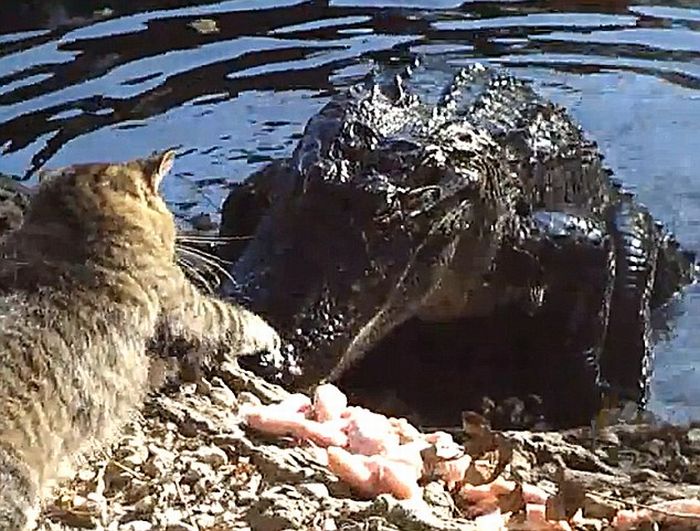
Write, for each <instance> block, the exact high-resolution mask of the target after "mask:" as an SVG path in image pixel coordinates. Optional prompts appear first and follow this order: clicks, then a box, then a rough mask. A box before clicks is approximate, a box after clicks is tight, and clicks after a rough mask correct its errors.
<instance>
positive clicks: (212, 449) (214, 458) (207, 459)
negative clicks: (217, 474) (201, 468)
mask: <svg viewBox="0 0 700 531" xmlns="http://www.w3.org/2000/svg"><path fill="white" fill-rule="evenodd" d="M194 455H195V457H196V458H197V459H198V460H199V461H202V462H203V463H206V464H208V465H211V466H212V467H214V468H218V467H220V466H221V465H225V464H226V463H228V456H227V455H226V452H224V451H223V450H222V449H221V448H219V447H218V446H202V447H200V448H198V449H197V450H196V451H195V454H194Z"/></svg>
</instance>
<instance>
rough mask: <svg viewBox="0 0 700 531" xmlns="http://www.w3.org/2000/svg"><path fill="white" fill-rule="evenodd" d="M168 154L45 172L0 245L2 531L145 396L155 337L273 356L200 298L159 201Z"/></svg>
mask: <svg viewBox="0 0 700 531" xmlns="http://www.w3.org/2000/svg"><path fill="white" fill-rule="evenodd" d="M174 158H175V153H174V152H173V151H166V152H164V153H159V154H154V155H152V156H151V157H148V158H145V159H139V160H134V161H130V162H125V163H119V164H110V163H95V164H82V165H74V166H69V167H67V168H64V169H61V170H56V171H52V172H50V173H48V174H46V176H45V177H44V178H43V179H42V181H41V183H40V185H39V187H38V188H37V190H36V191H35V192H34V193H33V194H32V197H31V199H30V202H29V206H28V209H27V211H26V214H25V216H24V219H23V222H22V224H21V225H20V226H19V228H17V229H16V230H13V231H12V232H10V233H9V234H7V235H6V236H5V237H4V239H3V241H2V242H1V243H0V286H2V291H0V529H3V530H7V531H14V530H18V531H22V530H25V529H27V528H29V527H30V526H31V525H32V524H33V521H34V519H35V518H36V516H37V515H38V511H39V508H40V500H41V499H42V498H43V497H44V496H45V495H46V493H47V490H48V489H50V488H51V486H52V485H53V483H54V482H55V481H56V480H57V479H58V477H59V470H60V469H61V467H62V466H63V465H64V464H65V463H69V462H70V461H71V460H72V459H74V458H75V457H76V456H77V455H79V454H80V453H81V452H82V451H84V450H85V449H86V448H87V447H88V445H92V444H94V443H103V444H104V443H105V442H107V441H109V439H110V437H111V436H113V435H114V434H116V433H117V432H118V430H119V428H120V427H121V426H122V425H123V424H124V423H125V422H126V421H127V420H128V418H129V415H130V414H131V413H132V412H133V411H134V409H135V408H137V407H138V406H139V405H140V404H141V403H142V401H143V399H144V397H145V395H146V393H147V392H148V391H149V390H150V384H149V381H148V379H149V377H148V373H149V363H150V357H149V356H148V355H147V353H146V349H147V345H149V343H150V342H151V341H152V340H153V338H154V337H156V336H157V335H165V336H167V337H170V338H173V339H174V340H178V341H186V342H193V343H199V344H202V343H204V344H208V345H211V346H212V348H215V347H216V348H218V347H220V346H222V345H226V348H228V349H230V350H231V351H232V352H235V353H240V354H248V353H254V352H258V351H264V350H267V351H278V350H279V348H280V338H279V336H278V335H277V333H276V332H275V330H274V329H273V328H272V327H271V326H269V325H268V324H267V323H266V322H265V321H264V320H263V319H262V318H261V317H260V316H257V315H255V314H254V313H252V312H250V311H248V310H246V309H244V308H243V307H241V306H237V305H234V304H230V303H227V302H224V301H221V300H217V299H215V298H213V297H211V296H208V295H204V294H202V293H200V292H199V291H198V289H197V288H196V287H195V286H194V285H193V284H192V283H191V282H190V281H189V280H188V279H187V278H186V276H185V274H184V273H183V271H182V269H181V268H180V267H179V266H178V264H177V260H176V249H175V247H176V244H175V242H176V227H175V222H174V218H173V215H172V213H171V212H170V211H169V210H168V208H167V206H166V204H165V202H164V201H163V199H162V197H161V196H160V194H159V187H160V184H161V181H162V179H163V178H164V177H165V175H166V174H167V173H168V172H169V170H170V168H171V167H172V165H173V162H174Z"/></svg>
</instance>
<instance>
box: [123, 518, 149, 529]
mask: <svg viewBox="0 0 700 531" xmlns="http://www.w3.org/2000/svg"><path fill="white" fill-rule="evenodd" d="M150 529H153V524H152V523H151V522H147V521H146V520H132V521H131V522H127V523H126V524H122V525H120V526H119V531H149V530H150Z"/></svg>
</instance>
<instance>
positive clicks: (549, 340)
mask: <svg viewBox="0 0 700 531" xmlns="http://www.w3.org/2000/svg"><path fill="white" fill-rule="evenodd" d="M419 68H420V67H419ZM411 71H412V67H409V68H407V69H406V71H405V72H402V74H401V76H398V77H396V78H393V77H392V74H386V73H383V74H380V77H381V76H383V77H384V78H385V79H387V78H388V79H390V81H389V82H386V81H381V80H380V81H376V80H375V81H376V82H372V83H366V84H365V85H363V86H361V87H358V88H355V89H353V90H350V91H349V92H347V93H344V94H341V95H339V96H337V97H335V98H334V99H333V100H332V101H331V102H330V103H328V104H327V105H326V106H325V107H324V108H323V109H322V110H321V111H320V112H319V114H318V115H316V116H315V117H313V118H312V119H311V120H310V121H309V123H308V125H307V126H306V129H305V131H304V134H303V136H302V138H301V140H300V141H299V144H298V146H297V148H296V150H295V151H294V153H293V154H292V156H291V157H290V158H288V159H286V160H280V161H276V162H273V163H271V164H269V165H268V166H266V167H265V168H263V169H262V170H261V171H258V172H256V173H254V174H253V175H251V176H250V177H249V178H248V179H247V180H245V181H244V182H243V183H241V184H239V185H237V186H236V187H235V188H234V189H233V191H232V192H231V194H230V195H229V197H228V199H227V201H226V203H225V205H224V209H223V216H224V217H223V226H222V234H224V235H226V236H231V235H243V236H251V235H252V238H250V239H246V240H243V241H240V242H236V243H233V244H231V245H229V246H228V247H226V248H225V249H224V251H223V254H224V255H225V257H226V258H227V259H229V260H232V261H233V262H234V265H233V266H232V267H231V272H232V274H233V276H234V277H235V279H236V284H235V285H233V284H229V285H228V286H227V288H226V289H227V291H228V292H229V293H230V294H233V295H235V296H237V297H242V298H244V299H246V300H247V302H248V303H249V304H251V305H252V307H253V309H254V310H255V311H257V312H260V313H262V314H263V315H265V316H266V317H267V318H268V319H269V320H270V321H271V322H272V323H273V325H274V326H275V327H276V328H277V329H278V330H279V331H280V333H281V335H282V336H283V337H284V339H285V341H286V343H287V345H286V350H285V351H284V355H283V356H282V357H277V358H271V357H263V358H258V359H256V360H253V361H251V362H250V363H249V366H251V367H254V368H255V370H257V371H259V372H261V373H263V374H265V375H266V376H267V377H269V378H272V379H276V380H278V381H281V382H284V383H286V384H287V385H289V386H292V387H295V388H305V387H307V386H310V385H313V384H315V383H317V382H319V381H322V380H334V379H338V378H339V377H341V376H342V375H343V374H344V373H345V372H346V371H347V370H348V368H349V367H351V366H352V365H353V364H354V363H356V362H357V361H358V360H361V359H363V358H365V356H366V355H367V354H368V352H374V351H375V350H376V349H377V348H378V347H379V346H380V344H381V343H382V342H384V341H386V340H387V338H388V337H390V336H391V337H393V338H394V339H393V341H394V348H399V346H400V348H404V349H406V348H408V349H409V350H410V348H411V347H410V345H418V343H416V342H415V341H414V342H413V343H411V342H410V341H406V340H404V341H403V343H401V340H400V337H399V340H398V343H397V342H396V341H397V340H396V336H397V335H398V336H401V335H406V334H408V335H411V334H414V333H416V332H415V330H419V329H420V330H422V331H424V332H425V334H428V335H427V336H426V335H425V334H423V332H421V334H423V335H422V336H421V337H423V339H422V340H420V339H416V341H418V342H419V341H423V344H422V347H421V348H423V349H424V350H425V351H427V353H426V352H424V353H423V354H417V353H415V352H414V353H413V354H411V355H414V356H415V355H421V356H423V357H430V356H432V354H431V351H432V350H434V351H435V352H437V351H438V350H440V349H442V350H441V351H447V350H450V349H446V348H444V347H445V343H450V342H454V345H453V347H452V350H454V351H455V352H453V353H452V354H449V355H448V358H449V359H450V360H452V361H454V359H455V356H456V357H457V358H459V357H461V358H464V359H461V361H460V362H459V363H457V364H456V365H455V368H453V369H452V370H451V372H452V373H454V372H455V371H457V372H459V371H460V370H462V371H465V372H464V374H461V375H460V374H456V375H455V378H454V380H455V381H454V382H448V381H447V380H445V382H444V386H445V387H446V388H447V387H449V386H453V387H455V386H456V387H459V385H460V383H459V382H466V381H468V379H467V378H466V372H467V371H471V370H472V369H471V368H470V366H469V364H468V363H466V364H464V363H462V362H463V361H465V360H466V361H469V359H470V357H473V358H474V359H475V360H476V359H478V360H480V361H479V363H480V364H481V365H484V364H488V363H489V360H490V359H496V357H497V356H496V350H498V349H506V346H504V345H503V344H500V343H499V342H502V341H505V342H507V343H508V345H507V349H509V351H511V357H510V358H508V362H507V363H508V364H510V365H519V364H520V365H522V366H523V367H525V366H526V365H530V366H534V368H535V369H536V371H537V375H536V376H535V377H534V378H532V380H533V382H532V384H531V385H527V386H526V385H520V383H521V382H519V381H516V380H518V378H520V377H519V376H518V373H517V372H513V371H510V372H509V373H507V374H506V372H507V371H506V372H504V376H503V378H505V379H507V378H510V379H511V380H513V382H512V383H513V385H512V387H513V389H512V390H511V391H512V392H511V394H516V395H518V394H522V393H528V392H535V393H537V394H539V395H540V396H542V397H543V398H544V401H545V408H546V409H547V413H548V416H549V417H551V418H552V419H554V421H555V422H559V423H563V424H575V423H580V422H583V421H584V420H585V419H587V418H590V415H591V414H592V412H594V411H595V410H596V409H597V407H598V406H599V399H600V394H601V393H600V392H601V390H602V389H606V388H608V389H613V390H614V391H616V392H619V393H621V394H622V395H624V396H628V397H630V398H633V399H636V400H639V401H641V402H643V400H644V396H645V394H646V388H647V383H648V375H649V360H650V349H651V345H650V340H649V329H650V326H649V318H650V312H651V311H652V310H653V309H654V308H656V307H658V306H660V305H661V304H663V303H664V302H665V301H667V300H668V299H669V297H670V296H671V295H672V294H673V293H675V292H676V291H678V290H679V289H680V288H681V287H682V286H683V285H684V284H687V283H688V282H690V281H691V278H692V275H693V267H694V266H693V261H694V258H693V256H691V255H690V254H689V253H686V252H684V251H682V250H681V249H680V248H679V246H678V244H677V243H676V242H675V241H674V240H673V238H672V237H671V236H670V235H669V234H667V233H666V232H665V231H664V230H663V228H662V227H661V226H660V225H659V224H658V223H656V222H655V221H654V220H653V219H652V218H651V216H650V214H649V213H648V211H647V210H646V209H645V208H643V207H642V206H640V205H639V204H637V203H635V201H634V198H633V197H632V196H631V195H630V194H628V193H625V192H623V191H622V190H621V188H620V186H619V185H617V184H615V183H614V182H613V181H612V180H611V178H610V171H609V170H607V169H605V168H604V166H603V164H602V161H601V156H600V155H599V153H598V150H597V147H596V145H595V143H594V142H592V141H590V140H588V139H587V138H586V137H585V136H584V134H583V133H582V131H581V130H580V128H579V127H578V126H577V125H576V124H575V123H574V122H573V121H572V120H571V118H570V117H569V116H568V114H567V113H566V112H565V111H564V109H562V108H560V107H558V106H556V105H554V104H552V103H550V102H548V101H546V100H544V99H542V98H541V97H539V96H538V95H537V94H536V93H535V92H534V91H533V90H532V89H531V88H530V87H529V86H528V85H527V84H525V83H523V82H521V81H518V80H517V79H514V78H512V77H510V76H508V75H507V74H504V73H500V72H494V71H491V70H487V69H485V68H484V67H482V66H480V65H475V66H473V67H470V68H468V69H466V70H463V71H461V72H459V73H458V74H457V75H456V76H455V77H454V79H453V81H452V83H451V84H450V85H449V86H447V87H446V88H445V90H444V92H443V93H442V96H441V97H440V98H439V100H438V101H437V102H433V103H430V102H426V101H423V100H422V99H421V97H420V96H419V95H418V94H417V92H420V90H419V89H417V88H416V87H414V86H412V78H411ZM426 99H428V98H426ZM494 323H496V324H494ZM397 330H398V331H397ZM431 334H432V335H431ZM488 334H491V335H490V336H488ZM501 336H502V337H501ZM407 337H408V336H407ZM426 337H428V338H429V339H426ZM411 341H413V340H411ZM409 343H410V344H409ZM415 348H416V349H417V348H418V347H417V346H416V347H415ZM491 351H493V352H491ZM435 356H437V354H435ZM408 357H409V353H408V352H407V353H406V357H404V358H403V360H408ZM484 360H486V361H484ZM452 361H449V360H448V359H447V358H445V359H444V360H443V361H441V362H440V363H443V364H446V363H451V362H452ZM406 363H409V362H408V361H406ZM494 363H497V362H495V361H494ZM499 363H500V362H499ZM402 365H403V361H402V358H400V357H399V358H397V360H396V365H395V367H394V368H395V370H397V371H398V370H401V369H402ZM394 368H392V366H387V365H385V366H383V367H381V368H379V370H384V371H388V372H393V371H394ZM419 370H424V369H419ZM435 374H438V373H435ZM451 376H452V375H451ZM437 377H438V376H435V375H433V376H432V377H431V376H430V375H429V374H428V373H426V374H425V376H424V379H429V378H433V379H435V378H437ZM460 378H461V379H460ZM482 380H483V379H481V380H479V381H478V382H474V383H473V384H470V385H472V386H474V387H475V388H478V387H480V386H481V387H482V388H483V392H485V393H487V394H488V392H489V385H488V384H484V383H483V381H482ZM415 385H416V386H420V385H421V380H420V378H419V379H418V380H417V381H416V382H415ZM463 385H466V383H464V384H463ZM562 390H564V391H565V392H562ZM465 393H466V392H465ZM506 394H507V393H506ZM462 399H464V400H465V401H466V394H464V396H463V397H461V398H457V399H454V397H453V402H454V401H457V402H458V401H459V400H462ZM456 405H459V404H456Z"/></svg>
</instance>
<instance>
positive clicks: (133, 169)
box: [25, 150, 176, 253]
mask: <svg viewBox="0 0 700 531" xmlns="http://www.w3.org/2000/svg"><path fill="white" fill-rule="evenodd" d="M174 159H175V152H174V151H172V150H168V151H164V152H160V153H154V154H153V155H151V156H150V157H147V158H143V159H136V160H131V161H128V162H123V163H91V164H76V165H72V166H68V167H65V168H61V169H58V170H52V171H47V172H45V173H44V174H43V175H42V177H41V183H40V185H39V187H38V190H37V191H36V194H35V195H34V197H33V198H32V201H31V204H30V207H29V211H28V213H27V217H26V219H25V226H26V225H28V224H32V225H37V224H39V225H41V224H44V225H50V226H53V227H55V228H57V229H58V228H60V227H63V228H64V229H66V230H67V231H70V232H72V233H74V234H75V235H78V234H79V235H81V236H82V237H83V238H84V239H85V240H86V241H88V242H90V241H98V240H104V241H105V242H108V241H110V240H114V239H118V238H120V235H125V234H127V233H128V234H129V235H135V234H141V235H142V236H143V237H144V238H147V239H149V240H153V241H154V242H157V243H158V244H159V245H162V246H163V247H164V249H165V250H167V251H168V252H173V253H174V248H175V234H176V229H175V222H174V218H173V215H172V213H171V212H170V210H169V209H168V207H167V206H166V204H165V201H164V200H163V198H162V196H161V194H160V191H159V188H160V185H161V182H162V180H163V178H164V177H165V175H167V173H168V172H169V171H170V169H171V168H172V165H173V162H174ZM76 233H77V234H76ZM130 237H131V236H130Z"/></svg>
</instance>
